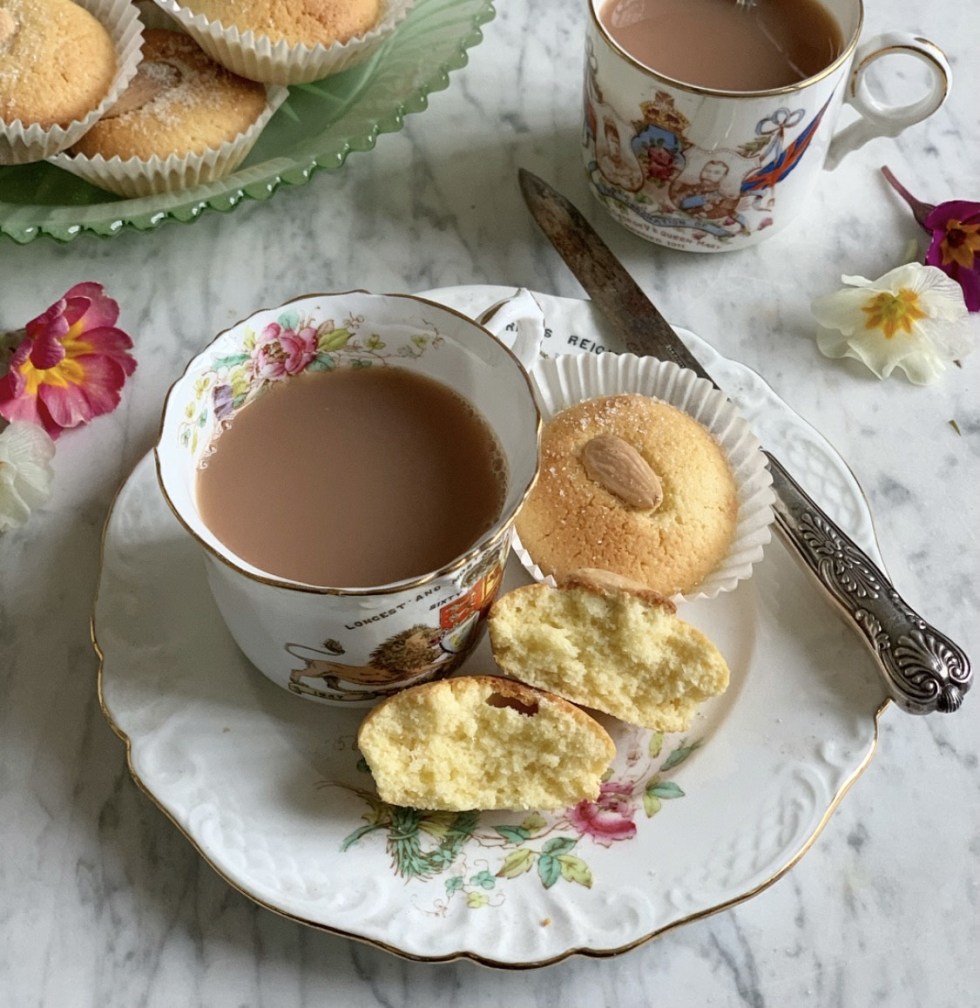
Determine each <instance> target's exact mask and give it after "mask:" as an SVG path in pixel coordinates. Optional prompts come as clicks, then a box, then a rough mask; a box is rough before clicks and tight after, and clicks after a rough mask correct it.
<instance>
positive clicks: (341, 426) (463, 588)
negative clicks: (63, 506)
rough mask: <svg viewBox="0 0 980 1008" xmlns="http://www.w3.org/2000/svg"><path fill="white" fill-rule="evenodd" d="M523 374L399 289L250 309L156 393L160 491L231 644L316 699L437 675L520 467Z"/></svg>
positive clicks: (507, 530)
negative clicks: (198, 564) (190, 540)
mask: <svg viewBox="0 0 980 1008" xmlns="http://www.w3.org/2000/svg"><path fill="white" fill-rule="evenodd" d="M539 422H540V421H539V415H538V411H537V407H536V405H535V401H534V396H533V392H532V391H531V386H530V382H529V379H528V377H527V374H526V372H525V371H524V369H523V368H522V367H521V365H520V363H519V362H518V361H517V359H516V357H514V355H513V354H512V352H511V351H510V350H509V349H507V348H506V347H505V346H504V345H503V344H502V343H501V342H499V341H498V340H497V339H496V338H495V337H494V336H492V335H491V334H490V333H489V332H487V331H486V330H485V329H483V328H482V327H480V326H479V325H477V324H476V323H475V322H473V321H471V320H470V319H468V318H466V317H465V316H463V315H460V314H459V313H457V312H455V311H453V310H452V309H449V308H445V307H442V306H440V305H437V304H435V303H433V302H429V301H425V300H423V299H421V298H415V297H411V296H408V295H381V294H369V293H366V292H363V291H351V292H347V293H343V294H324V295H313V296H309V297H304V298H300V299H298V300H296V301H292V302H289V303H287V304H285V305H283V306H281V307H280V308H276V309H271V310H268V311H262V312H258V313H256V314H255V315H253V316H251V317H250V318H248V319H246V320H245V321H243V322H241V323H239V324H238V325H236V326H234V327H233V328H232V329H230V330H228V331H227V332H225V333H222V334H221V335H220V336H219V337H218V338H217V339H216V340H215V341H214V342H213V343H212V344H211V345H210V346H209V347H208V348H207V349H206V350H205V351H204V352H203V353H201V354H199V355H198V356H197V357H195V358H194V360H193V361H191V363H190V364H189V365H188V368H187V370H186V371H185V373H184V374H183V376H182V377H181V378H180V379H178V381H177V382H176V383H175V385H174V386H173V388H172V389H171V390H170V393H169V395H168V397H167V401H166V404H165V407H164V415H163V424H162V428H161V433H160V438H159V441H158V444H157V446H156V459H157V471H158V475H159V480H160V485H161V487H162V490H163V493H164V495H165V497H166V499H167V501H168V502H169V504H170V506H171V507H172V509H173V510H174V512H175V514H176V515H177V517H178V519H179V520H180V521H181V522H182V523H183V525H184V526H185V528H187V530H188V531H189V532H190V533H191V535H192V536H193V537H194V538H195V539H196V540H197V541H198V543H199V544H200V545H201V547H202V549H203V552H204V557H205V562H206V567H207V574H208V582H209V585H210V588H211V591H212V594H213V596H214V598H215V601H216V603H217V605H218V609H219V610H220V612H221V615H222V617H223V618H224V621H225V623H226V624H227V626H228V628H229V630H230V631H231V634H232V636H233V637H234V639H235V641H236V642H237V643H238V645H239V647H240V648H241V650H242V651H243V652H244V653H245V655H246V656H247V657H248V658H249V659H250V660H251V662H252V663H253V664H254V665H256V666H257V667H258V668H259V669H260V670H261V671H262V672H263V673H264V674H265V675H266V676H268V677H269V678H270V679H272V680H273V681H274V682H276V683H277V684H279V685H280V686H283V687H285V688H287V689H289V690H290V691H292V692H293V693H295V694H297V695H299V696H302V697H306V698H309V699H312V700H316V701H320V702H325V703H339V704H358V705H364V704H368V703H372V702H374V701H375V700H377V699H380V698H381V697H383V696H386V695H389V694H390V693H392V692H395V691H397V690H399V689H402V688H404V687H405V686H407V685H413V684H416V683H419V682H424V681H427V680H429V679H434V678H438V677H441V676H444V675H448V674H449V673H450V672H452V671H453V670H454V669H455V668H457V667H458V666H459V664H460V663H461V662H462V661H463V660H464V659H465V658H466V656H467V655H468V654H469V652H470V651H471V650H472V648H473V647H474V646H475V644H476V643H477V641H478V640H479V637H480V636H481V634H482V631H483V629H484V618H485V616H486V612H487V610H488V609H489V607H490V604H491V603H492V602H493V600H494V598H495V596H496V593H497V589H498V587H499V585H500V582H501V580H502V577H503V568H504V564H505V562H506V559H507V556H508V553H509V550H510V543H511V538H512V527H513V521H514V517H515V516H516V513H517V510H518V508H519V506H520V504H521V503H522V502H523V500H524V497H525V496H526V494H527V492H528V491H529V490H530V487H531V485H532V484H533V482H534V479H535V476H536V473H537V439H538V427H539Z"/></svg>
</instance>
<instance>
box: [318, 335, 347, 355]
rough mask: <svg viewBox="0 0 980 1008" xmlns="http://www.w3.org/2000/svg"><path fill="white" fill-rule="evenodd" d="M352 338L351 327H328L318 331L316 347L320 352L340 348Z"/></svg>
mask: <svg viewBox="0 0 980 1008" xmlns="http://www.w3.org/2000/svg"><path fill="white" fill-rule="evenodd" d="M350 338H351V332H350V330H349V329H327V330H321V331H320V332H318V333H317V340H316V348H317V350H319V351H320V353H324V352H329V351H331V350H339V349H340V348H341V347H343V346H346V345H347V342H348V340H350Z"/></svg>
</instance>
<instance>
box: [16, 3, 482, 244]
mask: <svg viewBox="0 0 980 1008" xmlns="http://www.w3.org/2000/svg"><path fill="white" fill-rule="evenodd" d="M494 15H495V11H494V8H493V3H492V0H416V4H415V6H414V8H413V9H412V10H411V11H410V12H409V14H408V17H407V18H406V19H405V21H404V22H403V23H402V24H401V26H400V27H399V28H398V30H397V31H396V32H395V34H394V35H393V36H392V38H391V39H390V40H389V41H388V43H387V44H386V45H385V46H383V47H382V48H381V49H380V50H379V51H378V52H377V53H376V54H375V56H374V57H373V58H372V59H370V60H368V61H367V62H366V63H364V64H362V65H361V66H356V67H352V68H351V69H350V70H347V71H345V72H343V73H341V74H337V75H336V76H335V77H330V78H327V79H325V80H323V81H317V82H315V83H313V84H304V85H298V86H295V87H292V88H290V94H289V98H288V99H287V100H286V102H285V103H284V104H283V106H282V107H281V108H280V109H279V111H278V112H277V113H276V114H275V116H273V118H272V120H271V121H270V123H269V125H268V126H267V127H266V128H265V130H264V131H263V133H262V136H261V137H260V138H259V141H258V143H257V144H256V145H255V147H254V148H253V149H252V152H251V153H250V154H249V156H248V158H247V159H246V160H245V161H244V162H243V163H242V165H241V166H240V167H239V169H238V170H237V171H236V172H234V173H233V174H232V175H228V176H226V177H225V178H223V179H220V180H218V181H216V182H211V183H208V184H206V185H201V186H195V187H194V188H193V189H185V190H182V191H181V192H177V193H166V194H162V195H157V196H146V197H143V198H141V199H124V198H120V197H115V196H112V195H111V194H109V193H106V192H105V191H104V190H102V189H97V188H96V187H95V186H91V185H89V184H88V183H87V182H84V181H82V180H81V179H79V178H76V177H75V176H74V175H72V174H70V173H69V172H65V171H62V170H61V169H60V168H55V167H54V166H53V165H50V164H47V163H46V162H38V163H35V164H28V165H14V166H7V167H0V234H3V235H6V236H7V237H9V238H12V239H13V240H14V241H15V242H17V243H19V244H27V243H28V242H31V241H33V240H34V239H35V238H37V237H38V236H40V235H47V236H49V237H51V238H54V239H55V240H56V241H61V242H67V241H71V240H72V239H73V238H76V237H78V235H80V234H94V235H99V236H101V237H111V236H112V235H116V234H119V233H120V232H121V231H123V230H124V229H127V228H132V229H135V230H138V231H152V230H154V229H156V228H158V227H160V225H161V224H164V223H166V222H167V221H180V222H182V223H185V224H189V223H191V222H192V221H195V220H197V219H198V217H200V216H201V214H203V213H204V212H205V211H208V210H218V211H221V212H227V211H229V210H233V209H234V208H235V207H236V206H238V205H239V204H240V203H242V202H243V201H244V200H250V199H251V200H267V199H269V197H270V196H272V194H273V193H274V192H276V190H277V189H279V188H280V187H282V186H297V185H303V184H304V183H306V182H308V181H309V180H310V177H311V176H312V175H313V173H314V172H315V171H316V170H318V169H324V170H326V171H336V170H337V169H339V168H340V167H342V166H343V164H344V162H345V161H346V159H347V155H348V154H350V153H351V152H353V151H367V150H370V149H371V148H372V147H373V146H374V144H375V142H376V141H377V138H378V136H380V135H381V134H382V133H395V132H397V131H398V130H400V129H401V128H402V126H403V125H404V121H405V116H406V115H407V114H409V113H410V112H422V111H424V110H425V108H426V107H427V104H428V96H429V95H430V94H432V93H433V92H435V91H441V90H443V89H444V88H446V87H448V85H449V74H450V72H451V71H453V70H458V69H459V68H460V67H463V66H465V65H466V61H467V50H469V49H472V48H473V47H474V46H476V45H478V44H479V43H480V42H481V41H482V39H483V33H482V32H481V30H480V29H481V26H482V25H484V24H486V23H487V22H489V21H491V20H493V18H494Z"/></svg>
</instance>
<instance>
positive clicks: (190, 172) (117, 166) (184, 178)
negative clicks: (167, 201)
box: [48, 85, 289, 198]
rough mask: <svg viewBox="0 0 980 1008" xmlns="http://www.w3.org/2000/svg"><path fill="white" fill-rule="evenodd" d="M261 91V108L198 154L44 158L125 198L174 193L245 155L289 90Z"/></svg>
mask: <svg viewBox="0 0 980 1008" xmlns="http://www.w3.org/2000/svg"><path fill="white" fill-rule="evenodd" d="M265 90H266V96H267V97H266V106H265V110H264V111H263V112H262V114H261V115H260V116H259V118H258V119H256V120H255V122H254V123H253V124H252V126H251V127H249V129H247V130H245V132H244V133H239V134H238V136H237V137H235V139H234V140H228V141H226V142H225V143H223V144H221V146H220V147H212V148H211V149H210V150H207V151H205V152H204V153H203V154H189V155H186V156H184V157H179V156H178V155H176V154H171V155H169V156H168V157H165V158H161V157H152V158H145V159H143V158H127V159H126V160H125V161H124V160H123V159H122V158H120V157H112V158H104V157H103V156H102V155H101V154H97V155H96V156H95V157H85V156H84V155H82V154H66V153H62V154H56V155H55V156H54V157H52V158H49V159H48V160H49V161H50V162H51V163H52V164H54V165H57V166H58V167H59V168H64V169H65V171H70V172H71V173H72V174H73V175H78V176H79V177H80V178H83V179H85V181H86V182H90V183H91V184H92V185H96V186H98V187H99V188H100V189H108V190H109V191H110V192H114V193H116V195H117V196H126V197H129V198H133V197H139V196H150V195H153V194H155V193H165V192H177V191H178V190H181V189H189V188H191V187H192V186H196V185H202V184H203V183H205V182H211V181H213V180H214V179H218V178H221V177H222V176H224V175H228V174H230V173H231V172H233V171H234V170H235V169H236V168H237V167H238V166H239V165H240V164H241V163H242V161H244V160H245V158H246V157H247V156H248V153H249V151H250V150H251V149H252V148H253V147H254V146H255V142H256V141H257V140H258V138H259V135H260V134H261V132H262V130H263V129H265V126H266V124H267V123H268V121H269V120H270V119H271V118H272V116H273V114H274V113H275V111H276V109H278V108H279V106H280V105H281V104H282V103H283V102H284V101H285V100H286V98H287V97H288V95H289V89H288V88H284V87H277V86H275V85H267V86H266V89H265Z"/></svg>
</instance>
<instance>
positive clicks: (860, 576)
mask: <svg viewBox="0 0 980 1008" xmlns="http://www.w3.org/2000/svg"><path fill="white" fill-rule="evenodd" d="M519 177H520V185H521V191H522V193H523V195H524V199H525V201H526V203H527V205H528V207H529V208H530V211H531V214H532V216H533V217H534V219H535V221H536V222H537V223H538V225H539V226H540V228H541V230H542V231H544V233H545V235H546V236H547V237H548V239H549V240H550V241H551V243H552V245H554V247H555V248H556V249H557V251H558V252H559V254H560V255H561V257H562V258H563V259H564V260H565V262H566V263H567V264H568V266H569V267H570V269H571V271H572V273H574V274H575V276H576V278H577V279H578V281H579V283H580V284H581V285H582V286H583V287H584V288H585V290H586V292H587V293H588V295H589V297H590V298H591V299H592V302H593V304H594V305H595V306H596V307H597V308H598V309H599V311H600V312H601V313H602V314H603V315H604V316H605V317H606V318H607V319H608V320H609V321H610V322H611V323H612V324H613V325H614V326H615V327H616V328H617V329H618V330H619V332H620V334H621V335H622V337H623V340H624V344H625V347H626V349H627V350H629V351H630V352H631V353H635V354H638V355H643V356H647V355H649V356H655V357H657V358H659V359H661V360H670V361H673V362H674V363H675V364H678V365H680V366H681V367H684V368H689V369H690V370H692V371H694V372H696V373H697V374H698V375H700V376H701V377H702V378H706V379H708V381H710V382H711V383H712V384H713V385H715V387H718V386H717V385H716V383H715V382H714V380H713V379H712V378H711V376H710V375H709V374H708V373H707V371H705V369H704V368H703V367H702V366H701V364H700V363H699V362H698V360H697V358H695V357H694V355H693V354H692V353H691V352H690V351H689V350H688V349H687V347H686V346H685V345H684V344H683V342H682V341H681V339H680V337H678V336H677V334H676V333H675V332H674V330H673V329H672V328H671V326H670V324H669V323H668V322H667V321H666V320H665V319H664V317H663V316H662V315H661V314H660V312H659V311H658V310H657V309H656V307H655V306H654V305H653V303H652V302H651V301H650V299H649V298H648V297H647V296H646V294H644V293H643V291H642V290H641V289H640V287H639V286H638V285H637V283H636V281H634V280H633V278H632V277H631V276H630V275H629V273H627V271H626V269H625V267H624V266H623V265H622V263H620V262H619V261H618V260H617V259H616V257H615V256H614V255H613V254H612V252H611V251H610V250H609V248H608V247H607V246H606V244H605V243H604V242H603V241H602V239H601V238H600V237H599V235H598V234H597V233H596V231H595V229H594V228H593V227H592V225H591V224H589V222H588V221H587V220H586V219H585V217H584V216H583V215H582V214H581V213H580V212H579V210H577V209H576V208H575V207H574V206H573V205H572V204H571V203H570V202H569V201H568V200H567V199H565V197H564V196H562V195H560V194H559V193H557V192H556V191H555V190H554V189H553V188H552V187H551V186H549V185H548V184H547V183H546V182H544V181H543V180H542V179H540V178H538V177H537V176H536V175H533V174H532V173H531V172H529V171H526V170H525V169H523V168H522V169H520V170H519ZM764 451H765V449H764ZM765 455H766V458H767V459H768V462H769V470H770V472H771V473H772V478H773V489H774V491H775V494H776V501H775V504H774V505H773V510H774V512H775V516H776V528H777V530H778V532H779V533H780V534H781V536H782V538H783V540H784V542H785V543H786V545H787V547H788V548H789V549H790V552H791V553H792V555H793V556H794V557H795V558H796V559H797V560H798V561H800V563H801V564H802V565H803V567H804V568H805V569H806V570H807V571H809V573H810V574H812V575H813V576H814V577H815V578H816V580H817V582H818V583H819V585H820V586H821V587H822V588H823V589H824V590H825V592H826V593H827V595H828V596H829V597H830V599H831V600H832V601H833V602H834V603H835V604H836V606H837V607H838V609H839V610H840V611H841V612H842V613H843V614H844V616H845V617H846V618H847V619H848V621H849V622H850V624H851V626H852V627H853V628H854V629H855V630H856V631H857V633H858V634H859V635H860V637H861V638H862V640H863V641H864V642H865V644H867V646H868V647H869V648H870V650H871V653H872V654H873V655H874V657H875V659H876V664H877V666H878V669H879V671H880V673H881V676H882V679H883V681H884V684H885V687H886V689H887V691H888V696H889V697H890V699H892V700H893V701H894V702H895V703H896V704H897V705H898V706H899V707H901V708H902V710H905V711H907V712H909V713H910V714H930V713H933V712H936V711H938V712H942V713H950V712H952V711H955V710H956V709H957V708H958V707H959V706H960V704H961V703H962V702H963V697H964V695H965V694H966V692H967V691H968V690H969V689H970V686H971V684H972V678H973V673H972V670H971V668H970V660H969V658H968V657H967V655H966V653H965V652H964V651H963V649H962V648H960V647H959V646H958V645H957V644H955V643H954V642H953V641H952V640H950V639H949V638H948V637H947V636H946V635H945V634H943V633H941V632H940V631H939V630H937V629H936V628H935V627H933V626H931V625H930V624H929V623H927V622H926V621H925V620H924V619H922V617H921V616H919V615H918V614H917V613H916V612H915V611H914V610H913V609H912V607H911V606H910V605H909V604H908V603H907V602H906V601H905V600H904V599H903V598H902V597H901V596H900V595H899V594H898V592H897V591H896V590H895V589H894V587H893V586H892V585H891V584H890V582H889V581H888V578H887V577H886V576H885V574H884V573H883V572H882V571H881V570H880V569H879V568H878V567H877V566H876V565H875V563H874V562H873V561H872V560H871V558H870V557H869V556H868V555H867V554H866V553H865V552H864V551H863V550H862V549H861V548H860V547H859V546H858V545H857V544H856V543H855V542H853V541H852V540H851V538H850V537H849V536H848V535H847V534H846V533H845V532H844V531H843V530H842V529H841V528H840V527H839V526H837V525H836V524H835V523H834V522H833V521H832V520H831V519H830V518H829V517H828V516H827V515H826V514H825V513H824V512H823V511H822V510H821V508H820V507H819V506H818V505H817V504H816V503H815V502H814V501H813V500H812V499H811V498H810V497H809V496H808V495H807V494H806V492H805V491H804V490H803V489H802V487H800V485H799V484H798V483H797V482H796V480H794V479H793V477H792V476H791V475H790V474H789V473H788V472H787V471H786V469H785V468H784V466H783V465H782V463H781V462H780V461H779V460H778V459H777V458H776V457H775V456H774V455H773V454H772V452H770V451H765Z"/></svg>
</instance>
